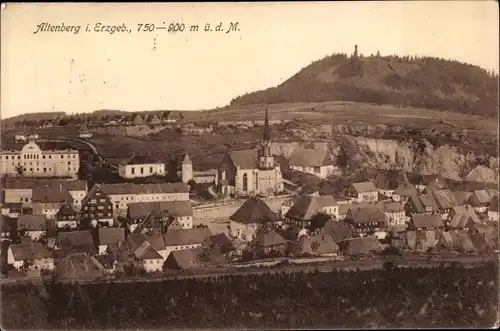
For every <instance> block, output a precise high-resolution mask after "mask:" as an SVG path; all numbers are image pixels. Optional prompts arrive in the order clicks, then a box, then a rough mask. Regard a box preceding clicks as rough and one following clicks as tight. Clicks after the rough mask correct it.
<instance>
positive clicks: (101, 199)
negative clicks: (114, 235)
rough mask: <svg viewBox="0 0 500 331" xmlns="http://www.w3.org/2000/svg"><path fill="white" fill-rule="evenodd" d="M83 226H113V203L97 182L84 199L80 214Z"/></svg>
mask: <svg viewBox="0 0 500 331" xmlns="http://www.w3.org/2000/svg"><path fill="white" fill-rule="evenodd" d="M80 217H81V220H80V222H81V223H82V226H83V227H84V228H90V227H91V226H94V227H95V226H97V224H98V223H99V224H101V225H108V226H113V205H112V203H111V199H110V198H109V196H108V195H107V194H106V193H104V192H103V190H102V189H101V186H100V185H98V184H95V185H94V186H92V188H91V189H90V191H89V192H88V194H87V195H86V196H85V198H83V200H82V210H81V214H80Z"/></svg>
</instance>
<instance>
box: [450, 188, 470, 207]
mask: <svg viewBox="0 0 500 331" xmlns="http://www.w3.org/2000/svg"><path fill="white" fill-rule="evenodd" d="M471 195H472V192H467V191H453V196H454V197H455V201H456V202H457V206H465V205H468V204H469V199H470V196H471Z"/></svg>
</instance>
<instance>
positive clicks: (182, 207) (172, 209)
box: [128, 201, 193, 219]
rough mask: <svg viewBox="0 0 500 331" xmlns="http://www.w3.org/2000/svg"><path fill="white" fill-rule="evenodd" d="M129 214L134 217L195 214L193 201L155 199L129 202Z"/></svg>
mask: <svg viewBox="0 0 500 331" xmlns="http://www.w3.org/2000/svg"><path fill="white" fill-rule="evenodd" d="M128 212H129V216H130V218H132V219H138V218H144V217H145V216H146V215H151V216H160V215H162V214H165V215H170V216H172V217H184V216H193V206H192V204H191V201H153V202H134V203H130V204H128Z"/></svg>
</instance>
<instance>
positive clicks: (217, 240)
mask: <svg viewBox="0 0 500 331" xmlns="http://www.w3.org/2000/svg"><path fill="white" fill-rule="evenodd" d="M203 244H204V245H206V246H208V247H212V248H218V249H219V250H220V252H221V253H222V254H226V253H228V252H231V251H233V250H234V246H233V244H232V243H231V240H229V238H228V236H226V235H225V234H224V233H218V234H216V235H213V236H210V237H208V238H207V239H205V242H204V243H203Z"/></svg>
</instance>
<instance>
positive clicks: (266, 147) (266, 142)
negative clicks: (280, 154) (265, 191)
mask: <svg viewBox="0 0 500 331" xmlns="http://www.w3.org/2000/svg"><path fill="white" fill-rule="evenodd" d="M273 168H274V157H273V154H272V153H271V132H270V129H269V118H268V115H267V108H266V117H265V118H264V134H263V136H262V141H261V143H260V149H259V169H261V170H266V169H273Z"/></svg>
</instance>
